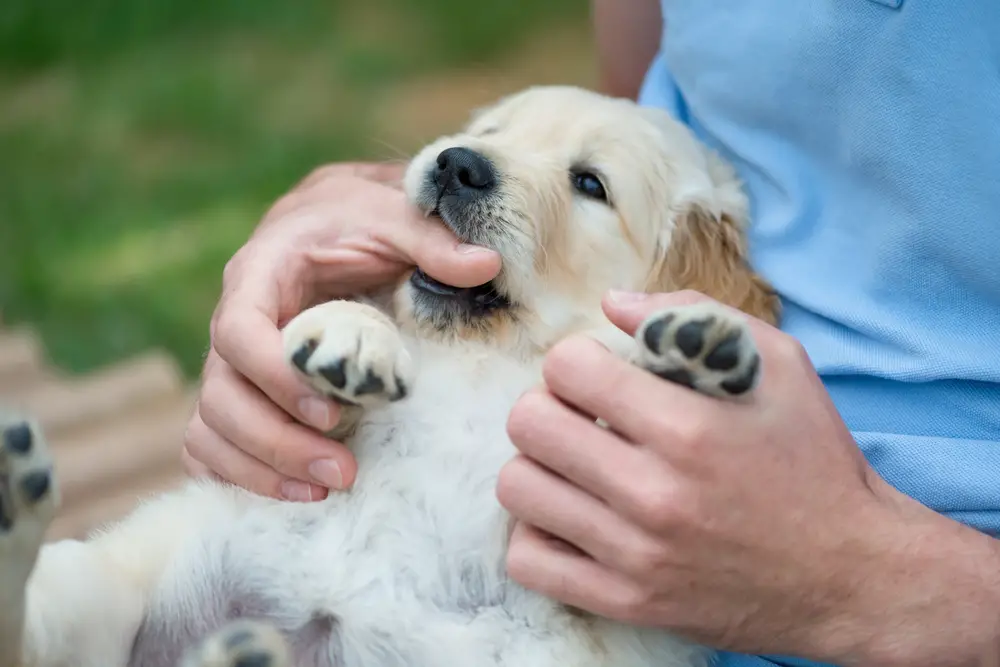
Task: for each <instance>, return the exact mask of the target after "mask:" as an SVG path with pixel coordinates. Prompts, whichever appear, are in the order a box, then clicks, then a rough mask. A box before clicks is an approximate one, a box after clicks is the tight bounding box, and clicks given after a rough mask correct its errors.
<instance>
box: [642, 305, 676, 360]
mask: <svg viewBox="0 0 1000 667" xmlns="http://www.w3.org/2000/svg"><path fill="white" fill-rule="evenodd" d="M673 321H674V314H673V313H668V314H666V315H664V316H662V317H659V318H657V319H655V320H653V321H652V322H650V323H649V326H647V327H646V331H645V333H644V334H643V336H642V340H643V342H644V343H646V347H647V348H649V350H650V351H651V352H653V353H654V354H660V353H662V352H663V350H662V349H660V345H661V343H662V341H663V331H664V330H665V329H666V328H667V327H668V326H670V323H671V322H673Z"/></svg>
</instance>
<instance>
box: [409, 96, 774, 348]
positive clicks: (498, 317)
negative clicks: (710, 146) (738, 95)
mask: <svg viewBox="0 0 1000 667" xmlns="http://www.w3.org/2000/svg"><path fill="white" fill-rule="evenodd" d="M404 185H405V189H406V192H407V194H408V196H409V197H410V199H411V201H413V202H414V203H415V204H416V206H418V207H419V208H420V209H421V210H422V211H424V212H425V213H426V214H427V215H433V216H438V217H440V219H441V221H442V222H443V224H445V225H447V226H448V227H449V228H450V229H451V230H452V231H453V232H454V233H455V234H456V235H457V236H458V237H459V238H460V239H462V240H464V241H467V242H469V243H474V244H477V245H481V246H485V247H487V248H492V249H494V250H496V251H498V252H499V253H500V255H501V257H502V258H503V269H502V270H501V272H500V275H499V276H498V277H497V278H496V279H494V280H493V281H491V282H490V283H488V284H486V285H482V286H479V287H476V288H472V289H457V288H454V287H450V286H448V285H443V284H441V283H438V282H436V281H434V280H432V279H431V278H429V277H428V276H427V275H426V274H425V273H424V272H423V271H420V270H419V269H418V270H417V271H415V272H414V273H413V275H412V276H410V278H409V280H408V281H407V282H406V283H405V284H404V285H403V287H402V289H401V290H400V291H399V293H398V294H397V307H398V308H399V309H400V311H401V314H402V315H403V317H404V318H406V317H409V318H411V319H412V320H413V321H414V322H415V323H416V324H417V325H419V326H425V327H430V328H433V329H436V330H439V331H442V332H450V333H455V334H458V335H460V336H464V337H491V336H501V335H517V336H518V337H523V336H524V335H527V336H528V337H529V338H530V340H531V342H533V343H535V344H537V345H542V346H544V345H548V344H550V343H551V342H552V341H553V339H554V338H557V337H561V336H563V335H565V334H566V333H568V332H570V331H574V330H577V329H579V328H584V327H587V326H592V325H593V324H594V323H595V320H597V319H599V318H600V317H601V314H600V302H601V297H602V295H603V294H604V293H605V292H606V291H607V290H608V289H611V288H617V289H624V290H635V291H674V290H680V289H695V290H698V291H701V292H703V293H706V294H708V295H709V296H711V297H713V298H715V299H717V300H719V301H722V302H723V303H726V304H729V305H731V306H734V307H736V308H740V309H742V310H744V311H745V312H748V313H750V314H752V315H755V316H757V317H761V318H763V319H766V320H770V321H773V320H774V317H775V314H776V307H777V302H776V300H775V298H774V297H773V296H772V295H771V292H770V289H769V288H768V286H767V285H766V284H765V283H764V281H763V280H761V279H760V278H759V277H758V276H756V275H755V274H753V273H752V272H751V270H750V269H749V268H748V266H747V265H746V262H745V261H744V259H745V258H744V235H743V223H744V220H745V218H746V209H747V202H746V199H745V197H744V195H743V192H742V190H741V187H740V184H739V183H738V182H737V181H736V179H735V177H734V174H733V173H732V172H731V170H730V169H729V168H728V167H727V165H725V164H724V163H722V161H721V160H719V159H718V158H717V157H716V156H715V155H714V154H712V153H710V152H709V151H708V150H707V149H706V148H704V147H703V146H702V145H701V144H700V143H698V142H697V141H696V140H695V139H694V138H693V136H692V135H691V134H690V133H689V131H688V130H687V129H686V128H685V127H683V126H682V125H680V124H679V123H677V122H676V121H674V120H672V119H671V118H670V117H669V116H668V115H667V114H666V113H664V112H662V111H658V110H655V109H649V108H644V107H640V106H638V105H636V104H635V103H633V102H630V101H627V100H622V99H612V98H608V97H605V96H602V95H598V94H596V93H592V92H588V91H585V90H582V89H578V88H570V87H542V88H532V89H528V90H526V91H524V92H521V93H519V94H516V95H513V96H511V97H508V98H506V99H504V100H501V101H500V102H499V103H498V104H497V105H495V106H494V107H491V108H489V109H486V110H484V111H482V112H480V113H478V114H477V115H476V117H475V118H474V119H473V120H472V122H471V123H470V124H469V125H468V126H467V127H466V128H465V130H464V131H463V132H462V133H460V134H457V135H454V136H449V137H444V138H441V139H439V140H437V141H435V142H434V143H432V144H430V145H429V146H427V147H426V148H424V149H423V150H422V151H421V152H420V153H419V154H418V155H417V156H416V157H415V158H414V159H413V161H412V162H411V164H410V166H409V169H408V171H407V174H406V179H405V183H404Z"/></svg>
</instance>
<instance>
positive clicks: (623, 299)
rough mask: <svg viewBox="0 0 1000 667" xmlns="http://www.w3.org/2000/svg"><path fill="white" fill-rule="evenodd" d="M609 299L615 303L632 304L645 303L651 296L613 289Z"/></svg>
mask: <svg viewBox="0 0 1000 667" xmlns="http://www.w3.org/2000/svg"><path fill="white" fill-rule="evenodd" d="M608 298H609V299H611V300H612V301H614V302H615V303H620V304H630V303H640V302H642V301H645V300H646V299H648V298H649V295H648V294H646V293H645V292H626V291H624V290H616V289H613V290H611V291H610V292H608Z"/></svg>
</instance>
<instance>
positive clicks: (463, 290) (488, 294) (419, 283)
mask: <svg viewBox="0 0 1000 667" xmlns="http://www.w3.org/2000/svg"><path fill="white" fill-rule="evenodd" d="M410 285H411V286H412V287H413V289H415V290H417V292H418V293H420V294H421V295H423V296H425V297H426V298H429V299H434V300H437V301H445V302H449V303H452V304H454V305H456V306H460V307H462V308H463V309H464V310H466V311H467V312H468V313H469V314H471V315H485V314H487V313H490V312H492V311H494V310H499V309H503V308H509V307H510V301H509V300H508V299H507V297H506V296H504V295H503V294H501V293H500V292H499V291H497V289H496V286H495V285H494V284H493V281H492V280H491V281H490V282H488V283H484V284H482V285H477V286H475V287H456V286H455V285H447V284H445V283H443V282H441V281H439V280H435V279H434V278H431V277H430V276H429V275H427V274H426V273H425V272H424V271H423V270H422V269H420V268H417V269H415V270H414V271H413V273H412V274H410Z"/></svg>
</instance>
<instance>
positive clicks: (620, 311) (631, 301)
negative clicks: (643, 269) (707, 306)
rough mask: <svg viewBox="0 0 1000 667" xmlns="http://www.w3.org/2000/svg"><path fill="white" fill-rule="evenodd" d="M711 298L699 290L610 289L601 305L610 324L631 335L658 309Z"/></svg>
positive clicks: (687, 304)
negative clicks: (645, 290) (650, 290)
mask: <svg viewBox="0 0 1000 667" xmlns="http://www.w3.org/2000/svg"><path fill="white" fill-rule="evenodd" d="M711 300H712V299H710V298H709V297H707V296H705V295H704V294H702V293H701V292H695V291H692V290H682V291H680V292H660V293H656V294H646V293H643V292H621V291H618V290H611V291H610V292H608V293H607V294H606V295H605V296H604V299H603V300H602V302H601V306H602V307H603V308H604V314H605V315H607V316H608V319H609V320H611V323H612V324H614V325H615V326H616V327H618V328H619V329H621V330H622V331H624V332H625V333H627V334H628V335H630V336H632V335H634V334H635V330H636V329H638V328H639V325H640V324H642V322H643V320H645V319H646V318H647V317H649V316H650V315H652V314H653V313H654V312H656V311H658V310H661V309H663V308H670V307H672V306H689V305H691V304H695V303H704V302H705V301H711Z"/></svg>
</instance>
